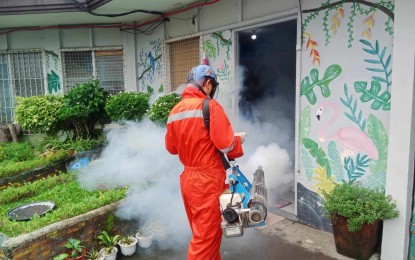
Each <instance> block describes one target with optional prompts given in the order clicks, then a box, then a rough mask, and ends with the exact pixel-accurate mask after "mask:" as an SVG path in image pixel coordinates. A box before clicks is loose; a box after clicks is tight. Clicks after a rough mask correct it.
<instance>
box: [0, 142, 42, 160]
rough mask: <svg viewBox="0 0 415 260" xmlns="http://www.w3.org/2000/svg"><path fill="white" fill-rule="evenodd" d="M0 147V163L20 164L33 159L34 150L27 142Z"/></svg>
mask: <svg viewBox="0 0 415 260" xmlns="http://www.w3.org/2000/svg"><path fill="white" fill-rule="evenodd" d="M0 147H1V148H0V159H1V160H0V161H12V162H22V161H27V160H30V159H33V158H34V157H35V150H34V149H33V147H32V146H31V145H30V143H28V142H25V143H7V144H3V145H1V146H0Z"/></svg>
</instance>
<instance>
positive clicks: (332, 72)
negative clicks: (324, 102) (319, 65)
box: [300, 64, 342, 105]
mask: <svg viewBox="0 0 415 260" xmlns="http://www.w3.org/2000/svg"><path fill="white" fill-rule="evenodd" d="M341 72H342V68H341V67H340V65H338V64H332V65H330V66H329V67H328V68H327V69H326V71H325V72H324V75H323V77H322V78H321V79H319V75H318V70H317V69H312V70H311V71H310V77H309V76H306V77H305V78H304V79H303V80H302V81H301V86H300V95H301V96H306V98H307V100H308V102H310V104H312V105H314V104H315V103H316V102H317V96H316V94H315V93H314V87H315V86H319V87H320V90H321V94H322V95H323V97H329V96H330V93H331V92H330V88H329V84H330V83H331V82H332V81H333V80H334V79H335V78H337V77H338V76H339V75H340V74H341Z"/></svg>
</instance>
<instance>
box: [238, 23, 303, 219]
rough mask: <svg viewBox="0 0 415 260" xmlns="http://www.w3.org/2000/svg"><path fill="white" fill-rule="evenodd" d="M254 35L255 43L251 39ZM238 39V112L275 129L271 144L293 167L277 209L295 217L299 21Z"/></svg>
mask: <svg viewBox="0 0 415 260" xmlns="http://www.w3.org/2000/svg"><path fill="white" fill-rule="evenodd" d="M253 34H256V39H252V35H253ZM238 37H239V66H240V69H241V70H242V72H243V73H241V75H242V79H241V85H242V86H241V89H240V93H239V112H240V115H241V117H242V118H244V119H246V120H249V121H250V122H252V123H254V124H261V125H263V124H272V125H273V126H275V127H274V128H271V130H270V131H272V133H267V134H268V135H271V136H272V135H273V136H272V138H270V139H271V140H269V143H272V142H274V143H277V144H278V145H279V146H280V147H281V148H282V149H285V150H286V151H287V152H288V154H289V157H290V160H291V162H293V163H292V172H291V171H290V174H291V175H292V179H291V180H290V183H289V185H290V187H291V188H290V189H287V190H286V191H284V192H285V194H282V195H281V194H279V195H278V199H277V201H276V202H275V203H274V206H275V207H278V208H280V209H283V210H285V211H288V212H290V213H294V200H295V199H294V161H295V160H294V159H295V157H294V156H295V155H294V150H295V149H294V148H295V146H294V145H295V142H294V140H295V139H294V138H295V80H296V50H295V46H296V38H297V21H296V20H291V21H287V22H282V23H278V24H273V25H268V26H263V27H258V28H255V29H249V30H244V31H241V32H239V35H238ZM268 129H269V128H268ZM274 129H277V131H274ZM276 156H277V155H276ZM266 181H267V180H266ZM270 186H272V184H271V185H270ZM280 186H281V185H280Z"/></svg>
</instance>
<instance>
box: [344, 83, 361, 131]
mask: <svg viewBox="0 0 415 260" xmlns="http://www.w3.org/2000/svg"><path fill="white" fill-rule="evenodd" d="M344 94H345V96H346V98H345V99H343V98H340V100H341V102H342V103H343V105H345V106H346V107H347V108H348V109H349V110H350V113H347V112H344V114H345V115H346V116H347V118H349V119H350V120H352V121H353V122H354V123H356V124H357V125H358V126H359V128H360V129H361V130H362V131H363V132H364V131H365V128H366V119H363V121H362V110H359V114H358V115H357V116H356V113H357V111H356V110H357V99H356V100H354V101H353V95H351V94H350V96H349V93H348V89H347V85H346V84H344Z"/></svg>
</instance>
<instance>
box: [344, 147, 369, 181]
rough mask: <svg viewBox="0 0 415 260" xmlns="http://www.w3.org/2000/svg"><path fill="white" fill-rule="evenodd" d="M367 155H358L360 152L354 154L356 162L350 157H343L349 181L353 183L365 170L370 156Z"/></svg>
mask: <svg viewBox="0 0 415 260" xmlns="http://www.w3.org/2000/svg"><path fill="white" fill-rule="evenodd" d="M366 158H367V155H363V156H360V153H358V154H357V156H356V163H355V162H354V161H353V159H352V158H351V157H346V158H344V168H345V169H346V172H347V176H348V178H349V183H354V182H355V181H356V180H357V179H359V178H360V177H362V176H363V175H364V174H365V172H366V170H365V169H364V168H366V167H368V166H369V164H368V163H369V162H370V158H367V159H366Z"/></svg>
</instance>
